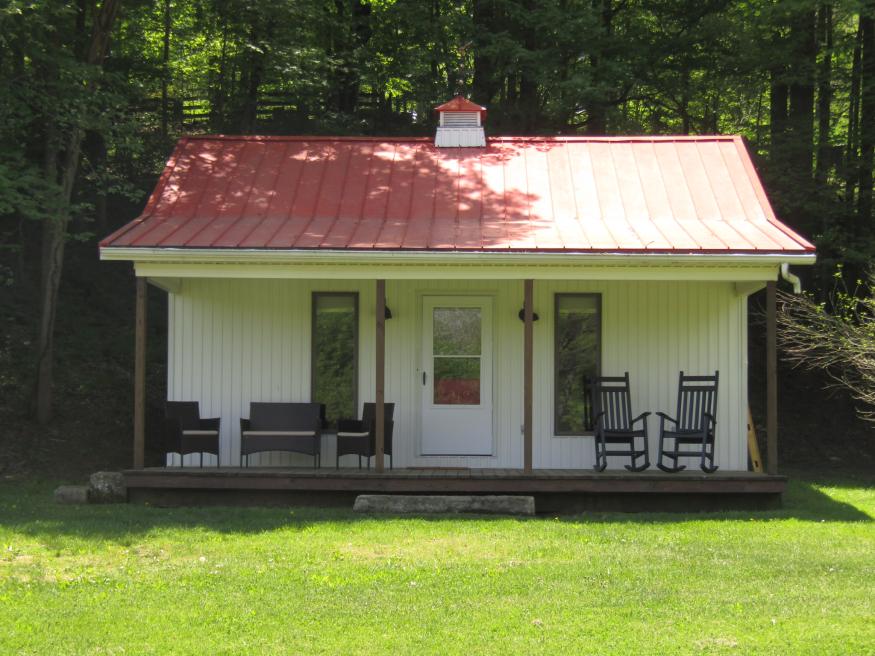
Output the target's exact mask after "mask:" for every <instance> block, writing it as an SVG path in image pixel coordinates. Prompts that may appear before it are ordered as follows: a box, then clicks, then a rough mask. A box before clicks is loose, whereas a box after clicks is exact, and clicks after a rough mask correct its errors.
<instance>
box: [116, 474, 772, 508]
mask: <svg viewBox="0 0 875 656" xmlns="http://www.w3.org/2000/svg"><path fill="white" fill-rule="evenodd" d="M124 473H125V479H126V482H127V486H128V496H129V500H130V501H132V502H139V503H144V502H145V503H151V504H153V505H203V504H210V505H265V504H266V505H270V504H289V503H307V504H308V505H351V504H352V501H353V500H354V498H355V496H356V495H358V494H373V493H377V494H393V493H394V494H524V495H531V496H534V497H535V503H536V511H537V512H538V513H551V512H581V511H593V510H597V511H609V510H610V511H614V510H620V511H629V510H635V511H669V512H691V511H703V510H727V509H744V510H749V509H758V508H768V507H774V506H777V505H779V504H780V499H781V494H782V493H783V492H784V490H785V488H786V484H787V479H786V478H785V477H783V476H776V475H768V474H760V473H755V472H744V471H734V472H730V471H727V472H723V471H718V472H716V473H714V474H707V475H706V474H703V473H702V472H700V471H697V470H689V471H683V472H679V473H676V474H666V473H663V472H660V471H655V470H649V471H645V472H640V473H634V472H627V471H605V472H602V473H596V472H594V471H585V470H580V469H533V470H531V471H528V472H527V471H525V470H522V469H496V468H488V469H481V468H446V469H434V468H432V469H425V468H423V469H419V468H408V469H403V468H399V469H393V470H385V471H382V472H379V471H376V470H374V469H371V470H367V469H362V470H359V469H348V468H347V469H344V468H341V469H313V468H304V467H288V468H284V467H251V468H249V467H246V468H240V467H212V468H203V469H201V468H197V467H168V468H163V467H155V468H146V469H132V470H128V471H125V472H124Z"/></svg>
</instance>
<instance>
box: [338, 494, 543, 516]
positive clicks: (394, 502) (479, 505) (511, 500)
mask: <svg viewBox="0 0 875 656" xmlns="http://www.w3.org/2000/svg"><path fill="white" fill-rule="evenodd" d="M352 509H353V511H354V512H359V513H391V514H398V515H431V514H458V513H473V514H483V515H534V514H535V498H534V497H531V496H512V495H436V494H428V495H426V494H360V495H359V496H358V497H356V500H355V504H354V505H353V508H352Z"/></svg>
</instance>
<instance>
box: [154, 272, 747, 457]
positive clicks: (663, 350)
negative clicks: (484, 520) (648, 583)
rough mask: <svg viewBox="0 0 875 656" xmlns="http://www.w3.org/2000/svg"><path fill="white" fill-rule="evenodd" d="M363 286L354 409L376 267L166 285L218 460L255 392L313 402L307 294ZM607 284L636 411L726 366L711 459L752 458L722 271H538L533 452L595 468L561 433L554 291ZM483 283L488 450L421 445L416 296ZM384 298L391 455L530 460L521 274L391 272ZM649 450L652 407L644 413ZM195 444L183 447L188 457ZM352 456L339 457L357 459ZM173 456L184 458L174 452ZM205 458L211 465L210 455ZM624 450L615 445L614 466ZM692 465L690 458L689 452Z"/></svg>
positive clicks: (743, 336)
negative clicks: (212, 426)
mask: <svg viewBox="0 0 875 656" xmlns="http://www.w3.org/2000/svg"><path fill="white" fill-rule="evenodd" d="M314 291H353V292H358V293H359V393H358V399H359V408H361V404H362V403H363V402H364V401H373V399H374V375H375V361H374V339H375V332H374V331H375V316H374V303H375V298H374V284H373V281H371V280H354V281H353V280H350V281H342V280H340V281H338V280H332V281H318V280H316V281H296V280H234V279H228V280H222V279H189V280H186V281H185V284H184V287H183V288H182V290H181V291H180V293H177V294H172V295H171V296H170V307H169V312H168V322H169V335H168V398H169V399H171V400H179V401H186V400H195V401H199V402H200V404H201V414H202V416H220V417H221V418H222V434H221V461H222V464H225V465H237V464H239V462H240V456H239V453H240V417H245V416H247V415H248V410H249V402H250V401H309V400H310V343H311V335H310V330H311V294H312V292H314ZM575 292H578V293H599V294H601V295H602V371H603V373H604V374H605V375H622V374H623V372H624V371H628V372H629V375H630V377H631V383H632V394H633V397H632V403H633V408H632V409H633V412H634V413H635V414H638V413H640V412H643V411H645V410H649V411H651V412H656V411H657V410H661V411H663V412H667V413H669V414H672V415H673V414H674V412H675V408H676V404H677V381H678V372H679V371H681V370H683V371H685V372H687V373H691V374H708V373H713V372H714V371H715V370H719V371H720V389H719V395H718V417H717V422H718V428H717V448H716V456H715V461H716V463H717V464H718V465H719V466H720V467H721V468H722V469H724V470H745V469H747V443H746V413H747V303H746V298H745V297H744V296H743V295H741V296H739V295H737V294H736V293H735V290H734V286H733V284H732V283H728V282H662V281H633V282H629V281H609V282H601V281H600V282H596V281H593V282H585V281H583V282H581V281H543V280H536V281H535V284H534V309H535V312H536V313H537V314H538V315H539V317H540V319H539V321H537V322H536V323H535V325H534V417H533V422H534V423H533V464H534V467H535V468H590V467H592V464H593V461H594V458H593V438H592V437H585V436H584V437H555V436H554V435H553V386H554V377H553V364H554V363H553V335H554V330H553V321H554V317H553V312H554V298H553V297H554V294H556V293H575ZM453 294H459V295H487V296H491V297H492V298H493V300H494V321H493V330H494V335H493V344H494V349H495V351H494V357H493V362H494V365H493V366H494V371H493V380H494V381H495V384H494V389H493V429H494V447H493V455H491V456H473V457H461V456H421V455H419V453H420V443H419V434H420V425H419V421H420V413H419V408H420V404H421V401H422V399H421V393H422V384H421V374H422V369H421V366H422V365H421V359H422V339H421V334H422V325H421V324H422V297H423V296H425V295H453ZM386 304H387V306H388V307H389V308H390V309H391V311H392V317H393V318H392V319H390V320H387V321H386V402H394V403H395V428H394V457H393V459H394V460H393V465H394V466H397V467H405V466H417V467H427V466H435V467H484V468H491V467H496V468H521V467H522V466H523V453H522V449H523V435H522V423H523V322H522V321H520V320H519V318H518V316H517V313H518V312H519V310H520V308H522V306H523V281H522V280H519V281H516V280H510V281H508V280H500V281H478V280H470V281H425V280H419V281H417V280H389V281H387V283H386ZM649 429H650V435H651V460H653V461H654V462H655V459H656V453H657V430H658V418H657V417H655V416H651V417H650V419H649ZM197 462H198V457H197V456H186V459H185V463H186V464H187V465H193V464H197ZM322 462H323V466H324V467H333V466H334V462H335V440H334V438H333V436H325V437H323V442H322ZM251 463H252V465H253V466H256V465H300V466H309V465H311V464H312V458H309V457H307V456H303V455H297V454H285V453H269V454H260V455H255V456H253V457H252V459H251ZM355 463H357V459H355V458H347V462H342V463H341V465H342V466H344V465H345V466H353V465H354V464H355ZM168 464H172V465H177V464H179V457H178V456H170V457H168ZM204 464H205V466H207V465H213V464H215V459H214V457H213V456H205V457H204ZM623 464H624V462H623V461H622V459H619V458H609V467H610V468H612V469H613V468H620V467H622V465H623ZM690 464H692V465H693V466H695V462H692V461H691V463H690Z"/></svg>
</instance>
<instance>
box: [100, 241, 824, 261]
mask: <svg viewBox="0 0 875 656" xmlns="http://www.w3.org/2000/svg"><path fill="white" fill-rule="evenodd" d="M559 258H561V260H562V263H563V264H568V265H573V264H576V265H581V266H585V265H597V264H603V263H612V264H618V263H628V264H629V265H636V266H640V265H642V264H648V263H649V264H657V263H658V264H660V265H665V264H676V265H695V266H703V265H723V266H727V265H728V266H732V265H738V266H741V265H763V264H772V263H774V264H776V265H777V264H782V263H787V264H798V265H811V264H814V263H815V262H816V260H817V255H816V253H815V252H813V251H769V252H765V251H763V252H739V251H737V252H732V251H728V252H701V251H698V252H643V251H598V252H593V251H546V252H545V251H541V252H538V251H530V250H502V251H490V250H480V251H467V250H465V251H454V250H440V251H439V250H425V251H423V250H416V251H414V250H377V249H374V250H364V249H363V250H329V249H288V250H286V249H259V248H197V249H195V248H150V247H120V246H102V247H101V248H100V259H101V260H111V261H133V262H188V263H191V264H197V263H213V264H215V263H223V262H227V263H241V262H256V261H257V262H258V263H260V264H270V263H274V262H275V263H289V262H318V261H322V262H332V261H338V260H341V259H342V260H344V261H346V262H362V263H369V264H378V263H383V262H386V263H391V264H414V263H422V262H442V263H452V262H457V263H460V264H461V263H469V262H477V263H480V264H490V263H507V262H525V263H528V264H537V263H541V262H543V263H552V264H555V263H556V262H557V260H558V259H559Z"/></svg>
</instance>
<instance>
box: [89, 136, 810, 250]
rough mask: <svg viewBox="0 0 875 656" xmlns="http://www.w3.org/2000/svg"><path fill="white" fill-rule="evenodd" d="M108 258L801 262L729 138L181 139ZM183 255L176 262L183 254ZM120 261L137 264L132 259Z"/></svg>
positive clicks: (796, 242)
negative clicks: (256, 255) (474, 143)
mask: <svg viewBox="0 0 875 656" xmlns="http://www.w3.org/2000/svg"><path fill="white" fill-rule="evenodd" d="M100 245H101V248H102V249H104V250H105V251H106V252H109V251H111V250H112V249H125V251H128V249H137V248H144V249H165V248H167V249H174V250H175V251H176V252H177V253H178V252H179V250H178V249H191V250H192V251H196V250H203V249H247V250H250V251H251V250H253V249H254V250H271V251H279V250H286V251H288V250H293V251H303V250H330V251H335V252H336V251H359V252H362V251H371V252H373V251H417V252H422V251H434V252H443V253H451V252H456V251H462V252H493V253H497V252H505V253H512V252H523V253H551V252H552V253H562V252H573V253H577V254H581V253H583V254H585V253H603V254H605V253H620V254H647V253H666V254H678V255H682V254H698V255H703V254H708V253H713V254H743V253H749V254H762V255H767V254H768V255H778V256H780V255H806V254H808V255H810V254H813V252H814V246H812V244H811V243H809V242H808V241H806V240H805V239H803V238H802V237H800V236H799V235H797V234H796V233H795V232H793V231H792V230H790V229H789V228H788V227H787V226H785V225H783V224H782V223H781V222H780V221H778V220H777V218H776V217H775V214H774V212H773V210H772V208H771V206H770V204H769V202H768V199H767V198H766V194H765V192H764V190H763V186H762V184H761V182H760V180H759V178H758V177H757V174H756V172H755V170H754V166H753V162H752V161H751V158H750V155H749V154H748V152H747V149H746V148H745V146H744V144H743V142H742V140H741V138H740V137H736V136H707V137H622V138H619V137H618V138H608V137H603V138H580V137H531V138H529V137H524V138H523V137H493V138H490V139H489V142H488V145H487V146H486V147H485V148H437V147H435V146H434V145H433V143H432V142H431V140H429V139H418V138H406V139H386V138H356V137H346V138H337V137H331V138H324V137H236V136H235V137H226V136H205V137H184V138H182V139H181V140H180V141H179V143H178V144H177V146H176V149H175V151H174V153H173V155H172V156H171V158H170V160H169V162H168V164H167V167H166V168H165V170H164V173H163V174H162V175H161V178H160V179H159V181H158V184H157V186H156V188H155V190H154V192H153V193H152V196H151V197H150V199H149V201H148V203H147V204H146V207H145V209H144V210H143V213H142V214H141V215H140V216H139V217H138V218H137V219H135V220H134V221H132V222H131V223H129V224H127V225H125V226H124V227H122V228H121V229H119V230H117V231H116V232H115V233H113V234H112V235H110V236H108V237H107V238H106V239H104V240H103V241H102V242H101V244H100ZM183 252H184V251H183ZM131 259H136V258H134V257H132V258H131Z"/></svg>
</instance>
